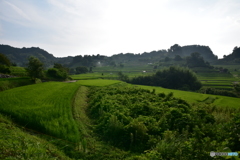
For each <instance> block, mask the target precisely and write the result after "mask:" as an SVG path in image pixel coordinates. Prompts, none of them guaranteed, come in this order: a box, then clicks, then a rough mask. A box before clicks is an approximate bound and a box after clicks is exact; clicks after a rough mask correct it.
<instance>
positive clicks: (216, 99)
mask: <svg viewBox="0 0 240 160" xmlns="http://www.w3.org/2000/svg"><path fill="white" fill-rule="evenodd" d="M137 86H138V87H141V88H143V89H149V90H153V89H155V90H156V93H162V92H163V93H170V92H173V94H174V96H176V97H178V98H182V99H184V100H186V101H188V102H190V103H201V102H207V103H211V102H213V104H214V105H216V106H218V107H233V108H237V107H239V104H240V98H233V97H227V96H219V95H210V94H201V93H196V92H188V91H180V90H173V89H166V88H162V87H152V86H143V85H137ZM207 98H210V99H212V101H210V102H209V101H205V100H207Z"/></svg>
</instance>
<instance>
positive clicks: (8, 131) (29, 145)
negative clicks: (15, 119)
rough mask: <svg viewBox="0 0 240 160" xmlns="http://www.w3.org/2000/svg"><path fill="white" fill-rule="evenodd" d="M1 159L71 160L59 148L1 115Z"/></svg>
mask: <svg viewBox="0 0 240 160" xmlns="http://www.w3.org/2000/svg"><path fill="white" fill-rule="evenodd" d="M0 159H44V160H50V159H64V160H65V159H66V160H68V159H70V158H68V157H67V156H66V155H65V154H64V153H62V152H61V151H59V150H58V149H57V147H55V146H54V145H52V144H50V143H49V142H48V141H46V140H43V139H41V138H39V137H37V136H34V135H30V134H29V133H27V132H24V131H23V130H21V129H19V128H18V127H17V126H16V125H14V124H13V123H12V122H11V120H9V119H8V118H6V117H4V116H3V115H1V114H0Z"/></svg>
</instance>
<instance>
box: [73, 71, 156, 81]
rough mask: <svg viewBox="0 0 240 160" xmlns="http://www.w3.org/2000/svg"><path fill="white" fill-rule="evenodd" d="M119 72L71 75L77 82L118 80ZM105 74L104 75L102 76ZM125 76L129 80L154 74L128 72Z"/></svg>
mask: <svg viewBox="0 0 240 160" xmlns="http://www.w3.org/2000/svg"><path fill="white" fill-rule="evenodd" d="M118 72H119V71H109V72H106V71H103V72H94V73H85V74H77V75H70V77H71V78H72V79H76V80H84V79H99V78H105V79H117V78H118ZM102 74H103V75H102ZM123 74H125V75H127V76H128V77H129V78H133V77H136V76H144V75H151V74H153V72H146V73H143V72H142V71H127V72H123Z"/></svg>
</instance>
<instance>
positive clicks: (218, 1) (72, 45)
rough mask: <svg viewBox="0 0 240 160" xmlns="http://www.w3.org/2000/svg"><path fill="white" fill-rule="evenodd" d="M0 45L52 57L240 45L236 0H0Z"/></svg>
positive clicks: (223, 49) (217, 50)
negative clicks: (33, 49) (43, 52)
mask: <svg viewBox="0 0 240 160" xmlns="http://www.w3.org/2000/svg"><path fill="white" fill-rule="evenodd" d="M0 44H8V45H11V46H14V47H20V48H22V47H32V46H33V47H40V48H42V49H44V50H46V51H48V52H49V53H51V54H53V55H54V56H56V57H64V56H69V55H71V56H75V55H84V54H90V55H92V54H101V55H113V54H118V53H127V52H130V53H143V52H145V51H146V52H150V51H153V50H160V49H168V48H170V46H172V45H174V44H179V45H180V46H184V45H192V44H199V45H208V46H210V48H211V49H212V51H213V53H214V54H216V55H218V56H219V57H222V56H223V55H224V54H226V55H227V54H229V53H231V52H232V50H233V48H234V47H235V46H240V0H21V1H20V0H0Z"/></svg>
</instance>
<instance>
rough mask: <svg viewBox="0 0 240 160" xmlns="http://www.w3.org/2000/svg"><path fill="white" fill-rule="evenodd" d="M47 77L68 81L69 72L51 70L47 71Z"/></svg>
mask: <svg viewBox="0 0 240 160" xmlns="http://www.w3.org/2000/svg"><path fill="white" fill-rule="evenodd" d="M47 76H48V77H49V78H53V79H59V80H65V79H67V77H68V76H67V72H65V71H63V70H59V69H57V68H49V69H48V70H47Z"/></svg>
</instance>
